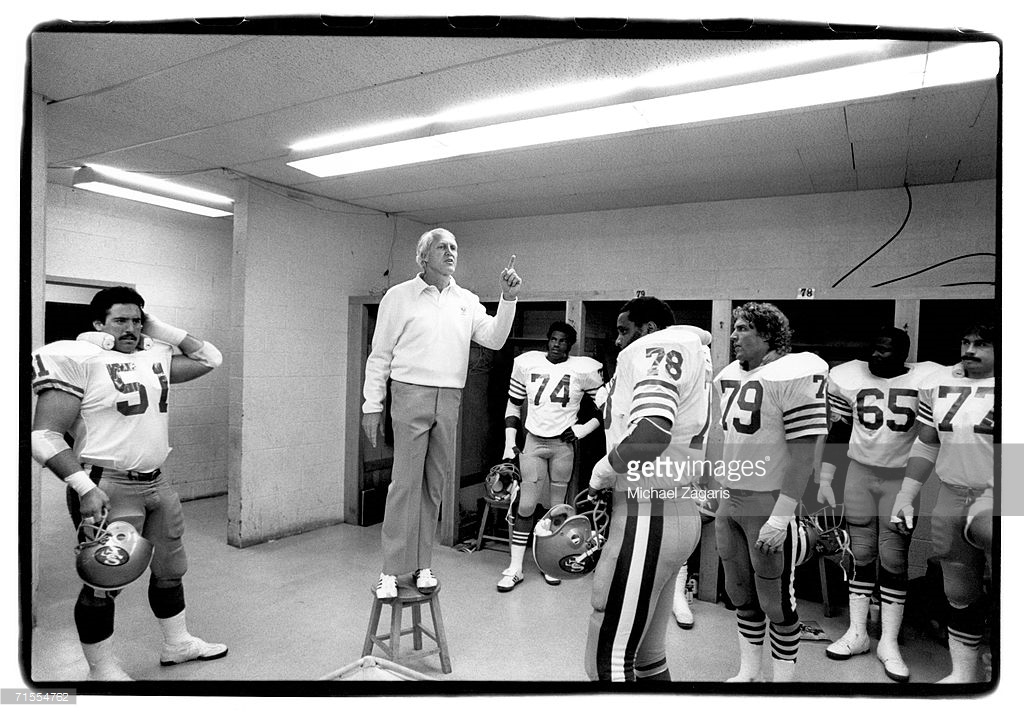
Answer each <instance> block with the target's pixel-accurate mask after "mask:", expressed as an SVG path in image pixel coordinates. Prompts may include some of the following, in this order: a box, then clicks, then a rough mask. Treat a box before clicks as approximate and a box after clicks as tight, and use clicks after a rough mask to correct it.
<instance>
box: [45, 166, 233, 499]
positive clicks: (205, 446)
mask: <svg viewBox="0 0 1024 719" xmlns="http://www.w3.org/2000/svg"><path fill="white" fill-rule="evenodd" d="M231 232H232V220H231V218H225V219H209V218H202V217H198V216H194V215H188V214H186V213H183V212H178V211H176V210H169V209H165V208H160V207H154V206H151V205H145V204H142V203H139V202H132V201H129V200H121V199H118V198H111V197H106V196H103V195H97V194H95V193H91V192H86V191H83V190H74V189H71V188H68V187H64V186H62V185H54V184H49V185H47V187H46V256H45V271H46V274H47V275H49V276H59V277H69V278H75V279H78V280H82V281H83V282H86V283H88V282H90V281H100V282H106V283H109V282H118V283H124V284H131V285H134V286H135V288H136V289H137V290H138V291H139V292H140V294H142V296H143V297H144V298H145V299H146V309H147V310H148V311H151V312H153V313H154V314H155V315H157V316H158V317H160V318H161V319H163V320H165V321H167V322H169V323H171V324H173V325H176V326H179V327H182V328H184V329H186V330H188V331H189V332H192V333H193V334H195V335H196V336H197V337H201V338H203V339H206V340H209V341H210V342H212V343H213V344H215V345H217V347H218V348H220V349H221V350H222V351H223V352H224V354H225V357H228V358H230V355H231V351H230V350H231V348H230V346H229V337H230V332H229V323H228V319H229V316H230V309H229V304H228V303H229V299H230V277H231ZM84 329H88V328H83V330H84ZM228 374H229V369H228V368H227V367H223V366H222V367H221V368H220V369H218V370H215V371H214V372H211V373H210V374H208V375H206V376H204V377H201V378H199V379H197V380H193V381H192V382H189V383H186V384H174V385H171V390H170V396H169V401H170V418H169V421H170V442H171V446H172V448H173V449H172V451H171V455H170V457H168V460H167V463H166V464H165V465H164V466H165V473H166V475H167V477H168V479H170V481H171V482H172V484H173V485H174V486H175V488H176V489H177V491H178V493H179V495H180V496H181V498H182V499H185V500H187V499H195V498H199V497H207V496H213V495H217V494H224V493H225V492H226V491H227V417H228V414H227V410H228V407H227V406H228Z"/></svg>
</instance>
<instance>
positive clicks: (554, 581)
mask: <svg viewBox="0 0 1024 719" xmlns="http://www.w3.org/2000/svg"><path fill="white" fill-rule="evenodd" d="M544 581H545V582H547V583H548V584H550V585H551V586H552V587H557V586H558V585H559V584H561V583H562V580H561V579H559V578H558V577H552V576H551V575H550V574H545V575H544Z"/></svg>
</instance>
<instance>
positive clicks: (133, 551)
mask: <svg viewBox="0 0 1024 719" xmlns="http://www.w3.org/2000/svg"><path fill="white" fill-rule="evenodd" d="M79 532H80V535H79V536H84V538H85V539H84V541H82V542H81V543H80V544H79V545H78V546H77V547H75V555H76V556H75V567H76V569H78V576H79V577H81V578H82V581H83V582H85V583H86V584H88V585H89V586H90V587H92V588H93V589H99V590H101V591H114V590H117V589H123V588H124V587H127V586H128V585H129V584H131V583H132V582H134V581H135V580H136V579H138V578H139V577H141V576H142V574H143V573H144V572H145V571H146V569H147V568H148V567H149V562H150V560H151V559H152V558H153V545H152V544H151V543H150V541H149V540H148V539H146V538H145V537H143V536H142V535H141V534H139V532H138V530H137V529H135V526H134V525H132V523H131V522H125V521H121V520H115V521H113V522H110V523H107V521H106V518H104V519H103V521H101V522H100V523H99V524H89V523H87V522H82V524H81V525H79Z"/></svg>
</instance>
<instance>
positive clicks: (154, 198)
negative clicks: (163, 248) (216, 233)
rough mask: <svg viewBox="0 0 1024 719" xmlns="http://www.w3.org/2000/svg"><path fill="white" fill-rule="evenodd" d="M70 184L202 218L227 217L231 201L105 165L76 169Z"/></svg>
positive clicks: (228, 198) (220, 196) (227, 198)
mask: <svg viewBox="0 0 1024 719" xmlns="http://www.w3.org/2000/svg"><path fill="white" fill-rule="evenodd" d="M72 184H73V185H74V186H75V187H78V188H81V189H83V190H89V191H90V192H98V193H100V194H103V195H111V196H113V197H121V198H124V199H126V200H136V201H138V202H145V203H147V204H150V205H159V206H160V207H168V208H170V209H172V210H181V211H182V212H191V213H192V214H195V215H203V216H205V217H229V216H231V215H232V214H233V213H232V212H231V211H230V208H231V206H232V204H233V200H232V199H231V198H230V197H225V196H224V195H217V194H214V193H212V192H206V191H204V190H197V189H195V188H193V187H188V186H186V185H179V184H178V183H176V182H168V181H167V180H161V179H158V178H156V177H149V176H148V175H142V174H140V173H137V172H126V171H125V170H118V169H117V168H114V167H107V166H106V165H86V166H85V167H82V168H80V169H78V170H76V171H75V175H74V178H73V180H72ZM193 200H195V201H193ZM200 203H206V204H200ZM211 205H213V206H211ZM216 205H219V207H217V206H216Z"/></svg>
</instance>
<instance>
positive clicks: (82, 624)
mask: <svg viewBox="0 0 1024 719" xmlns="http://www.w3.org/2000/svg"><path fill="white" fill-rule="evenodd" d="M115 595H116V592H111V593H107V592H99V591H97V590H95V589H93V588H92V587H82V591H80V592H79V593H78V601H76V602H75V628H76V629H77V630H78V640H79V641H80V642H82V644H96V643H97V642H102V641H103V640H104V639H108V638H109V637H111V636H112V635H113V634H114V596H115Z"/></svg>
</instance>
